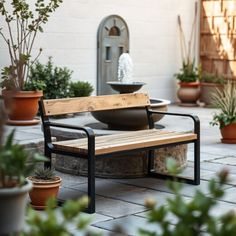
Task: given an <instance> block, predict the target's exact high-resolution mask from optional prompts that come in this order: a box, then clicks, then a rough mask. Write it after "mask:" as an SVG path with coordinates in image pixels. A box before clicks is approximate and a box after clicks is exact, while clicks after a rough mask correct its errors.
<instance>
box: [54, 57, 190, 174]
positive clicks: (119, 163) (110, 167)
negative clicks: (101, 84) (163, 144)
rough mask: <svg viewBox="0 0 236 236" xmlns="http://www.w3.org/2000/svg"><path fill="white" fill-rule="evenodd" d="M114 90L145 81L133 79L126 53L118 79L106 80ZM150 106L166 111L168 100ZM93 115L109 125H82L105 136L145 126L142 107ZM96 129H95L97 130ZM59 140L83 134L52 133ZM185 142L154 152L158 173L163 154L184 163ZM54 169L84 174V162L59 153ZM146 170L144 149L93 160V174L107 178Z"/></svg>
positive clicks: (162, 169)
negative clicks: (94, 161)
mask: <svg viewBox="0 0 236 236" xmlns="http://www.w3.org/2000/svg"><path fill="white" fill-rule="evenodd" d="M107 84H109V85H110V86H111V87H112V88H113V89H114V90H115V91H117V92H119V93H132V92H135V91H138V90H139V89H141V87H142V86H143V85H145V83H143V82H134V81H133V63H132V60H131V58H130V56H129V54H128V53H123V54H122V55H121V56H120V58H119V67H118V81H110V82H107ZM150 102H151V108H152V109H155V110H158V111H166V110H167V105H168V104H169V103H170V102H169V101H167V100H164V99H150ZM91 114H92V116H93V117H94V118H95V119H97V120H98V121H100V122H102V123H104V124H106V125H107V126H108V128H105V129H104V128H99V126H96V124H95V127H94V126H93V125H94V124H89V123H87V124H85V125H86V126H90V127H92V126H93V127H92V128H93V129H94V131H95V134H96V135H107V134H109V133H111V132H118V131H116V130H120V131H119V132H125V131H124V130H138V129H146V128H148V127H147V124H148V121H147V117H146V111H145V109H144V108H131V109H120V110H109V111H99V112H92V113H91ZM153 118H154V121H155V122H157V121H159V120H160V119H162V118H163V115H155V116H154V117H153ZM96 128H97V129H96ZM55 136H56V137H57V139H58V140H60V139H65V136H67V138H68V139H70V138H80V137H84V136H82V135H81V133H73V134H72V133H71V132H69V133H67V134H66V133H65V132H63V135H62V136H63V137H60V135H59V134H57V135H55ZM186 152H187V146H186V145H179V146H177V147H168V148H161V149H159V150H156V151H155V156H156V158H154V168H156V169H158V170H160V172H166V168H165V159H166V156H172V157H174V158H176V159H177V162H178V163H179V166H181V167H183V166H185V164H186ZM55 166H56V168H57V169H58V170H60V171H62V172H67V173H72V174H79V175H86V174H87V161H86V160H83V159H78V158H77V159H76V158H74V157H64V156H60V157H59V158H56V165H55ZM146 173H147V153H146V152H145V151H142V152H137V153H135V154H134V153H132V154H122V155H119V156H116V158H112V157H111V158H109V157H107V158H101V159H99V158H98V159H97V160H96V172H95V174H96V176H97V177H105V178H106V177H108V178H133V177H141V176H145V174H146Z"/></svg>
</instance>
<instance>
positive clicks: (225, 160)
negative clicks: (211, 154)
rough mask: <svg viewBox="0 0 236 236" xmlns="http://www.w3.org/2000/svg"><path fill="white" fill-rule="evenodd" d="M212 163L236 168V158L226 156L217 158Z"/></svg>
mask: <svg viewBox="0 0 236 236" xmlns="http://www.w3.org/2000/svg"><path fill="white" fill-rule="evenodd" d="M212 162H214V163H219V164H224V165H229V164H230V166H236V156H224V157H220V158H216V159H215V160H212Z"/></svg>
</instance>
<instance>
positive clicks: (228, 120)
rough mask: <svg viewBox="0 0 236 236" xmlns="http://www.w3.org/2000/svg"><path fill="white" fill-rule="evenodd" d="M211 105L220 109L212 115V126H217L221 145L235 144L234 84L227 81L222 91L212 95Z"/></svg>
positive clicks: (235, 108) (235, 90) (235, 89)
mask: <svg viewBox="0 0 236 236" xmlns="http://www.w3.org/2000/svg"><path fill="white" fill-rule="evenodd" d="M212 99H213V104H214V106H215V107H216V108H219V109H220V112H219V113H216V114H214V116H213V121H212V122H211V124H212V125H219V127H220V131H221V135H222V139H221V142H222V143H234V144H235V143H236V84H235V82H232V81H228V82H227V84H226V85H225V86H224V88H223V89H222V90H219V89H216V91H215V93H213V94H212Z"/></svg>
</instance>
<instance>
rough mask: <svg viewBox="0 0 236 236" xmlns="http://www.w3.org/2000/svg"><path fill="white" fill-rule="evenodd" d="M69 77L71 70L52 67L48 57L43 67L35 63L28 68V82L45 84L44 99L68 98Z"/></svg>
mask: <svg viewBox="0 0 236 236" xmlns="http://www.w3.org/2000/svg"><path fill="white" fill-rule="evenodd" d="M71 75H72V71H71V70H69V69H68V68H66V67H64V68H61V67H57V66H54V65H53V62H52V57H49V59H48V62H47V63H46V64H45V65H44V64H42V63H40V62H39V61H37V62H36V63H35V64H34V65H32V66H31V67H30V72H29V80H32V81H33V80H34V81H37V82H43V83H45V88H44V90H43V95H44V97H45V98H46V99H55V98H65V97H69V96H70V80H71Z"/></svg>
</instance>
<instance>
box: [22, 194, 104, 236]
mask: <svg viewBox="0 0 236 236" xmlns="http://www.w3.org/2000/svg"><path fill="white" fill-rule="evenodd" d="M87 205H88V198H87V197H83V198H81V199H79V200H74V201H72V200H69V201H66V202H65V203H64V204H63V206H62V207H61V208H60V209H58V211H55V206H56V200H55V199H49V201H48V202H47V207H46V210H45V214H44V215H40V214H39V213H38V212H37V211H34V210H32V209H31V208H29V210H28V213H27V220H26V223H27V224H28V230H25V232H22V233H21V234H20V236H46V235H50V236H73V235H74V234H73V233H72V232H71V231H70V230H69V227H68V225H69V224H71V223H73V224H74V225H75V226H76V227H77V229H78V230H79V231H80V232H81V233H82V232H83V234H81V235H87V236H99V235H101V234H99V233H91V232H89V231H88V230H87V229H86V228H87V226H88V224H89V222H90V221H91V217H89V216H87V215H85V214H81V211H82V210H84V209H85V208H86V206H87ZM58 215H60V217H58Z"/></svg>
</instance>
